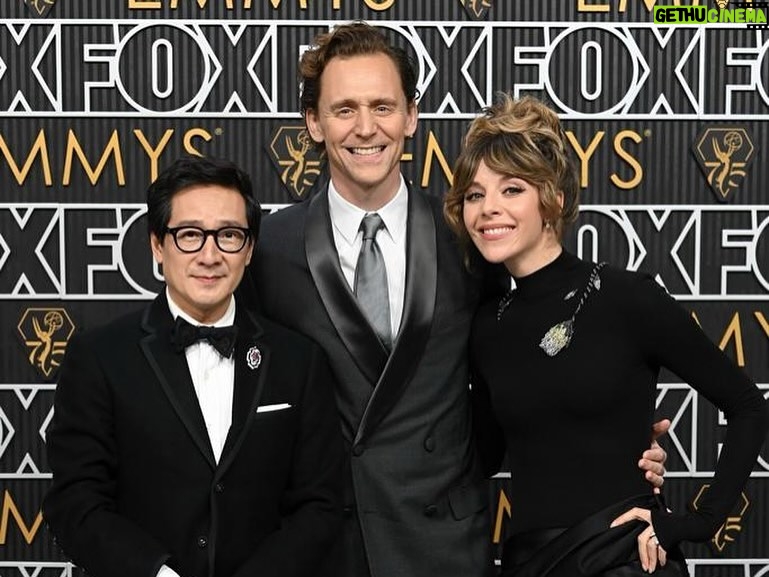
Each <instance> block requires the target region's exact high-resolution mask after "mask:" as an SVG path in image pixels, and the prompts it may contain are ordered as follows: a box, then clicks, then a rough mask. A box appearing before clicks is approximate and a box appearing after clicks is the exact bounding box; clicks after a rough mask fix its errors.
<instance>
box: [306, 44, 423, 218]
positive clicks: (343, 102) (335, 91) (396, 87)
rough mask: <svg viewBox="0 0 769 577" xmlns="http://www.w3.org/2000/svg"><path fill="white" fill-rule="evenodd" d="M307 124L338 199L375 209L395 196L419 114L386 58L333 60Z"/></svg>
mask: <svg viewBox="0 0 769 577" xmlns="http://www.w3.org/2000/svg"><path fill="white" fill-rule="evenodd" d="M306 120H307V128H308V130H309V132H310V135H311V136H312V138H313V139H314V140H315V141H316V142H323V143H324V144H325V147H326V154H327V155H328V162H329V168H330V173H331V179H332V181H333V183H334V186H335V187H336V189H337V190H338V191H339V194H341V195H342V196H343V197H344V198H345V199H347V200H348V201H350V202H351V203H353V204H355V205H357V206H360V207H362V208H373V209H376V208H378V207H379V206H382V205H383V204H385V203H386V202H387V201H389V200H390V199H391V198H392V197H393V196H394V195H395V193H396V192H397V190H398V187H399V185H400V159H401V156H402V154H403V146H404V141H405V139H406V137H407V136H411V135H413V134H414V131H415V130H416V124H417V111H416V105H415V104H414V103H411V104H409V102H408V101H407V99H406V95H405V94H404V92H403V87H402V86H401V80H400V76H399V75H398V70H397V68H396V66H395V63H394V62H393V61H392V60H391V59H390V58H389V57H388V56H386V55H385V54H367V55H361V56H352V57H349V58H343V57H339V56H337V57H334V58H333V59H331V61H330V62H329V63H328V64H327V65H326V67H325V69H324V70H323V75H322V76H321V81H320V97H319V98H318V108H317V110H308V111H307V114H306Z"/></svg>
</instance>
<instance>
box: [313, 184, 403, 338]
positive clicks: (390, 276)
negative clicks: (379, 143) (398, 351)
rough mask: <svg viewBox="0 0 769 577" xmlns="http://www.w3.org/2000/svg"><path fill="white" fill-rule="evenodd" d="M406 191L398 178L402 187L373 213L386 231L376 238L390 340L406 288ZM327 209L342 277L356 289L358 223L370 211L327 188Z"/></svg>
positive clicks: (332, 188) (332, 186) (401, 308)
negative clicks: (387, 304) (382, 268)
mask: <svg viewBox="0 0 769 577" xmlns="http://www.w3.org/2000/svg"><path fill="white" fill-rule="evenodd" d="M408 201H409V198H408V188H407V187H406V181H405V180H403V176H402V175H401V184H400V188H399V189H398V192H397V193H396V194H395V196H394V197H393V199H392V200H391V201H390V202H388V203H387V204H386V205H384V206H383V207H382V208H380V209H379V210H376V211H371V212H376V213H377V214H378V215H379V216H381V217H382V221H383V222H384V224H385V228H383V229H380V230H379V232H377V235H376V242H377V244H378V245H379V248H380V250H381V251H382V257H383V258H384V262H385V268H386V269H387V292H388V296H389V298H390V326H391V328H392V334H393V340H395V337H396V336H397V334H398V329H399V327H400V324H401V317H402V315H403V298H404V292H405V289H406V226H407V219H408ZM328 210H329V214H330V216H331V223H332V225H333V232H334V244H335V245H336V252H337V254H338V255H339V264H340V265H341V267H342V272H343V273H344V278H345V279H346V280H347V284H348V285H350V290H353V291H354V290H355V267H356V265H357V264H358V255H359V254H360V247H361V244H363V233H362V232H361V231H360V223H361V221H362V220H363V217H364V216H366V215H367V214H369V212H367V211H365V210H363V209H361V208H359V207H357V206H355V205H354V204H352V203H350V202H349V201H347V200H345V199H344V198H342V196H341V195H340V194H339V193H338V192H337V190H336V189H335V188H334V183H333V182H329V185H328Z"/></svg>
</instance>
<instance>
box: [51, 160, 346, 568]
mask: <svg viewBox="0 0 769 577" xmlns="http://www.w3.org/2000/svg"><path fill="white" fill-rule="evenodd" d="M260 214H261V212H260V208H259V205H258V204H257V203H256V201H255V200H254V199H253V196H252V188H251V181H250V179H249V177H248V175H247V174H246V173H244V172H242V171H241V170H240V169H238V168H237V167H236V166H235V165H233V164H232V163H230V162H227V161H221V160H212V159H203V158H195V157H188V158H183V159H180V160H178V161H176V162H175V163H174V164H172V165H171V166H170V167H169V168H168V169H166V170H165V171H163V172H162V173H161V174H160V175H159V177H158V179H157V180H156V181H155V182H154V183H153V184H152V185H151V186H150V187H149V190H148V194H147V221H148V228H149V237H150V245H151V249H152V254H153V256H154V258H155V260H156V262H157V263H158V264H159V265H160V266H161V267H162V271H163V276H164V278H165V281H166V289H165V291H163V292H162V293H161V294H160V295H158V297H157V298H156V299H155V300H154V301H153V302H152V303H151V304H150V305H149V306H148V307H147V308H146V309H145V310H144V311H139V312H138V313H133V314H130V315H127V316H125V317H123V318H121V319H118V320H117V321H115V322H112V323H110V324H108V325H107V326H105V327H102V328H99V329H96V330H93V331H90V332H86V333H83V334H82V335H77V336H76V337H75V338H73V339H72V340H71V341H70V344H69V346H68V350H67V355H66V358H65V360H64V363H63V366H62V369H61V373H60V379H59V384H58V388H57V391H56V398H55V404H54V409H55V410H54V417H53V422H52V424H51V426H50V427H49V429H48V438H47V444H48V457H49V462H50V465H51V469H52V471H53V484H52V487H51V489H50V491H49V493H48V495H47V496H46V499H45V502H44V505H43V510H44V516H45V519H46V521H47V522H48V525H49V527H50V529H51V530H52V532H53V534H54V535H55V537H56V539H57V542H58V544H59V545H60V546H61V547H62V549H63V550H64V552H65V554H67V555H69V556H70V557H71V559H72V561H73V562H74V563H75V564H77V565H80V566H82V567H83V568H84V569H85V570H86V572H87V573H88V574H89V575H91V576H93V577H156V576H157V577H177V576H180V577H205V576H208V577H218V576H221V577H224V576H227V577H230V576H232V577H244V576H246V575H256V574H258V575H260V576H272V577H277V576H279V575H280V576H289V577H300V576H308V577H309V576H310V575H314V574H315V571H316V567H317V563H318V562H319V561H320V559H321V558H322V557H323V555H324V553H325V551H326V549H327V547H328V546H329V545H330V543H331V542H332V541H333V540H334V538H335V536H336V532H337V530H338V527H339V523H340V521H341V503H340V502H341V499H340V495H339V494H340V492H341V489H340V486H341V479H340V473H341V471H342V465H341V464H342V459H343V457H342V451H343V450H342V440H341V431H340V428H339V423H338V420H337V417H336V409H335V405H334V399H333V396H332V395H333V394H332V390H333V384H332V381H331V379H332V377H331V373H330V369H329V367H328V364H327V361H326V357H325V354H324V353H323V352H322V351H321V349H320V348H319V347H318V346H317V345H315V344H313V343H312V342H311V341H309V340H308V339H306V338H305V337H302V336H300V335H298V334H297V333H294V332H292V331H290V330H288V329H286V328H284V327H282V326H280V325H277V324H275V323H272V322H269V321H267V320H265V319H263V318H261V317H258V316H256V315H254V314H253V313H252V312H251V311H249V310H248V309H247V308H246V307H245V305H244V304H243V303H241V302H238V301H236V299H235V297H234V296H233V291H234V290H235V288H236V287H237V286H238V284H239V283H240V281H241V279H242V277H243V273H244V270H245V267H246V265H247V264H248V262H249V261H250V260H251V255H252V253H253V249H254V245H255V243H256V240H257V238H258V234H259V222H260Z"/></svg>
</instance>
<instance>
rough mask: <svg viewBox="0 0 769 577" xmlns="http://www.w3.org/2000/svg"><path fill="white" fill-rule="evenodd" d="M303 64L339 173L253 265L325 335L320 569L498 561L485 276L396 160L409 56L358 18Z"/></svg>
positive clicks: (284, 308) (440, 569)
mask: <svg viewBox="0 0 769 577" xmlns="http://www.w3.org/2000/svg"><path fill="white" fill-rule="evenodd" d="M300 74H301V77H302V97H301V104H302V110H303V113H304V116H305V122H306V126H307V130H308V132H309V134H310V136H311V137H312V139H313V141H314V142H315V143H316V144H317V145H318V146H320V147H321V148H323V149H325V153H326V157H327V161H328V163H327V165H328V169H329V176H330V179H328V181H327V182H324V183H323V185H322V186H321V187H320V190H319V191H318V193H317V194H315V195H314V196H313V197H312V198H311V199H310V200H309V201H307V202H304V203H301V204H297V205H294V206H291V207H288V208H285V209H283V210H280V211H278V212H276V213H274V214H272V215H270V216H268V217H266V218H265V221H264V230H263V234H262V242H261V243H260V245H259V246H258V247H257V252H256V255H255V259H254V263H253V264H252V266H251V270H252V273H253V274H252V278H253V281H254V283H255V287H254V288H255V291H256V294H257V295H258V298H259V300H260V302H261V305H262V306H263V309H264V311H265V314H268V315H270V316H272V317H273V318H275V319H276V320H278V321H279V322H282V323H285V324H287V325H289V326H290V327H291V328H294V329H296V330H297V331H299V332H302V333H304V334H306V335H308V336H309V337H311V338H313V339H314V340H315V341H317V342H318V343H320V344H321V346H323V347H324V349H325V350H326V352H327V353H328V356H329V359H330V360H331V364H332V368H333V371H334V373H335V375H336V400H337V407H338V410H339V415H340V417H341V422H342V429H343V435H344V439H345V444H346V449H347V464H346V467H347V470H346V474H347V477H346V485H345V503H344V505H345V509H344V511H345V522H344V527H343V531H342V538H341V539H340V541H339V543H338V545H337V547H336V550H335V551H333V552H332V554H331V555H330V556H329V558H328V559H327V562H326V564H325V566H324V570H323V571H321V572H320V573H319V574H320V575H323V576H324V577H326V576H331V575H333V576H335V577H337V576H339V577H428V576H436V577H481V576H486V575H490V574H492V573H493V563H492V560H491V548H490V544H491V537H490V535H491V531H490V516H489V514H488V510H487V509H488V507H487V504H488V500H489V493H488V486H487V484H486V481H485V479H484V476H483V474H482V470H481V467H480V464H479V459H478V457H477V453H476V451H475V449H474V446H473V442H472V434H471V418H470V405H469V402H468V394H469V390H468V381H469V378H468V366H467V359H466V346H467V341H468V334H469V330H470V320H471V317H472V314H473V311H474V308H475V300H476V298H477V295H476V293H477V290H476V289H475V287H474V284H473V283H472V281H471V279H470V278H469V277H468V275H467V274H466V271H465V269H464V267H463V264H462V256H461V254H460V250H459V248H458V247H457V246H456V244H455V239H454V237H453V235H452V234H451V233H450V232H449V231H448V228H447V227H446V226H445V223H444V221H443V217H442V214H441V202H440V199H437V198H432V197H429V196H427V195H423V194H419V193H418V192H415V191H413V190H411V189H410V187H409V185H408V183H407V182H406V181H405V179H404V178H403V176H402V175H401V172H400V159H401V156H402V153H403V149H404V143H405V139H406V138H408V137H410V136H412V135H413V134H414V131H415V130H416V127H417V109H416V101H415V97H416V93H417V91H416V81H417V75H416V71H415V70H414V68H413V65H412V63H411V62H410V60H409V58H408V56H407V55H406V54H405V52H403V51H402V50H400V49H398V48H396V47H393V46H391V45H390V44H389V42H388V41H387V39H386V38H385V37H384V36H383V35H382V34H381V33H380V32H379V31H377V30H376V29H375V28H373V27H371V26H369V25H367V24H365V23H361V22H358V23H352V24H345V25H341V26H339V27H337V28H335V29H334V30H333V31H332V32H329V33H326V34H322V35H320V36H319V37H317V38H316V39H315V41H314V42H313V46H312V47H311V49H310V50H308V51H306V52H305V53H304V54H303V56H302V59H301V62H300ZM372 287H375V288H373V289H372ZM648 456H651V457H654V458H656V459H657V461H661V460H662V459H663V456H662V455H661V454H660V453H659V452H656V453H654V454H651V455H648ZM647 467H651V468H652V469H654V471H656V472H658V473H661V466H660V464H659V463H654V464H651V463H650V464H647ZM657 482H661V478H659V477H658V478H657Z"/></svg>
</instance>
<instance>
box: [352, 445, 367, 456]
mask: <svg viewBox="0 0 769 577" xmlns="http://www.w3.org/2000/svg"><path fill="white" fill-rule="evenodd" d="M365 450H366V449H365V448H364V447H363V445H355V446H354V447H353V448H352V454H353V455H355V456H356V457H360V456H361V455H362V454H363V451H365Z"/></svg>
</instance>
